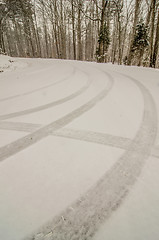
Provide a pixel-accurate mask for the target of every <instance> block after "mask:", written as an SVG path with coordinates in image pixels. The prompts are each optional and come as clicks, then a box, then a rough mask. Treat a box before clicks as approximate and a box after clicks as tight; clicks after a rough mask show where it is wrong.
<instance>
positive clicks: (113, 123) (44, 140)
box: [0, 56, 159, 240]
mask: <svg viewBox="0 0 159 240" xmlns="http://www.w3.org/2000/svg"><path fill="white" fill-rule="evenodd" d="M12 61H13V62H12ZM0 70H1V73H0V239H2V240H23V239H32V240H33V239H34V240H35V239H36V240H51V239H54V240H73V239H78V240H84V239H85V240H87V239H93V240H104V239H109V240H119V239H122V240H123V239H125V240H128V239H129V240H150V239H153V240H158V239H159V224H158V223H159V191H158V183H159V131H158V129H159V121H158V116H159V71H158V70H153V69H146V68H138V67H126V66H116V65H111V64H97V63H89V62H77V61H64V60H52V59H49V60H47V59H45V60H44V59H43V60H42V59H18V58H17V59H12V58H10V57H7V56H0Z"/></svg>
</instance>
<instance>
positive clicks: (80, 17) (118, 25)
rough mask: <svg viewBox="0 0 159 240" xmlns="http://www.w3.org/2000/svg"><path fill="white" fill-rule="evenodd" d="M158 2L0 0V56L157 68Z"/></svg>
mask: <svg viewBox="0 0 159 240" xmlns="http://www.w3.org/2000/svg"><path fill="white" fill-rule="evenodd" d="M158 48H159V0H25V1H24V0H0V53H5V54H8V55H10V56H18V57H38V58H58V59H74V60H85V61H98V62H112V63H118V64H127V65H138V66H140V65H143V66H148V67H159V56H158V55H159V54H158Z"/></svg>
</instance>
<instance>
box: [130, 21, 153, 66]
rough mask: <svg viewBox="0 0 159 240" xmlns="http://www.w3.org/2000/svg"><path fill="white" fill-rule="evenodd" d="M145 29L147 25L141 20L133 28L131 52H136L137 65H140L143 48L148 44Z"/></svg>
mask: <svg viewBox="0 0 159 240" xmlns="http://www.w3.org/2000/svg"><path fill="white" fill-rule="evenodd" d="M147 30H148V29H147V27H146V26H145V24H144V23H143V22H142V21H140V23H138V24H137V26H136V29H135V36H134V40H133V44H132V50H131V52H132V54H136V55H137V57H139V62H138V66H140V65H141V61H142V57H143V54H144V50H145V49H146V47H147V46H148V45H149V43H148V33H147Z"/></svg>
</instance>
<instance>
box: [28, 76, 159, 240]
mask: <svg viewBox="0 0 159 240" xmlns="http://www.w3.org/2000/svg"><path fill="white" fill-rule="evenodd" d="M121 75H122V74H121ZM122 76H125V77H127V78H128V79H130V80H132V81H133V82H134V83H136V85H137V86H138V87H139V89H140V90H141V93H142V95H143V99H144V113H143V119H142V123H141V126H140V128H139V130H138V132H137V134H136V137H135V138H134V140H133V141H132V143H131V144H130V146H129V147H128V149H127V151H126V152H125V153H124V154H123V156H122V157H121V158H120V159H119V160H118V161H117V162H116V163H115V164H114V166H113V167H112V168H111V169H110V170H109V171H108V172H107V173H106V174H105V175H104V176H103V177H102V178H101V179H100V180H99V181H98V182H97V184H96V185H95V186H94V187H92V189H90V190H89V191H88V192H87V193H86V194H85V195H83V197H81V198H80V199H79V200H77V201H76V202H75V203H73V204H72V205H71V206H70V207H68V208H67V209H66V210H65V211H63V212H62V213H61V215H60V216H57V217H56V218H54V219H53V221H52V222H50V223H48V224H46V225H45V226H44V227H43V228H42V229H40V232H39V233H38V234H34V235H33V236H30V237H29V238H26V239H27V240H28V239H32V240H33V239H37V237H38V239H41V240H45V239H47V240H74V239H80V240H88V239H91V238H92V237H93V235H94V233H95V232H96V231H97V229H98V228H99V226H100V224H101V223H102V222H103V221H104V220H106V219H107V218H108V217H110V215H111V214H112V212H113V211H114V210H116V209H117V208H118V207H119V206H120V204H121V203H122V201H123V200H124V198H125V197H126V195H127V194H128V192H129V190H130V189H131V187H132V185H133V184H134V183H135V182H136V180H137V178H138V177H139V175H140V173H141V170H142V168H143V166H144V163H145V161H146V159H147V158H148V157H149V155H150V152H151V148H152V146H153V145H154V142H155V139H156V132H157V114H156V108H155V104H154V101H153V98H152V96H151V94H150V93H149V92H148V90H147V89H146V88H145V87H144V85H142V84H141V83H140V82H138V81H137V80H136V79H134V78H132V77H130V76H128V75H122Z"/></svg>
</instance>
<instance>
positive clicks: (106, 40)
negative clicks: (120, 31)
mask: <svg viewBox="0 0 159 240" xmlns="http://www.w3.org/2000/svg"><path fill="white" fill-rule="evenodd" d="M98 43H99V46H100V48H99V47H98V49H97V52H96V55H97V60H98V61H99V62H104V61H105V55H106V53H107V50H108V47H109V44H110V36H109V29H108V27H107V26H106V24H104V26H103V28H102V29H101V31H100V34H99V39H98Z"/></svg>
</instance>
